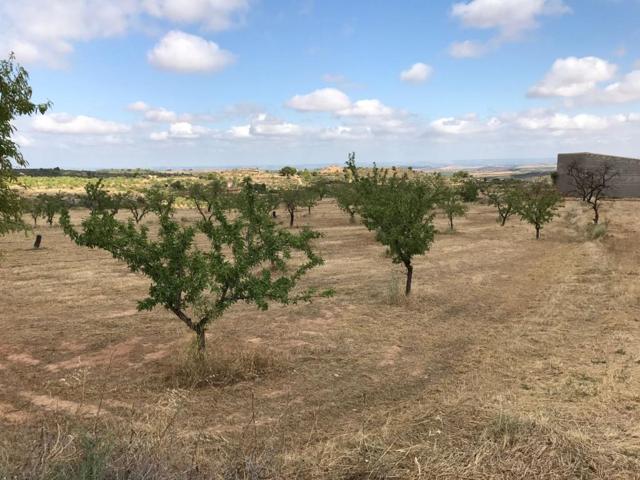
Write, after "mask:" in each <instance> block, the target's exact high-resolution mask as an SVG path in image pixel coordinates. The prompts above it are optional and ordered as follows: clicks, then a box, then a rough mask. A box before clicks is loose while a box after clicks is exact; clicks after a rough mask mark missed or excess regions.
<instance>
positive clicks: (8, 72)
mask: <svg viewBox="0 0 640 480" xmlns="http://www.w3.org/2000/svg"><path fill="white" fill-rule="evenodd" d="M31 95H32V90H31V87H30V86H29V74H28V73H27V71H26V70H25V69H24V68H23V67H21V66H20V65H18V64H17V63H16V61H15V57H14V55H13V54H11V55H10V56H9V58H8V59H6V60H1V61H0V235H3V234H5V233H7V232H10V231H15V230H20V229H23V228H25V227H26V226H25V224H24V223H23V221H22V207H23V202H22V201H21V200H20V197H19V196H18V194H17V193H16V192H15V191H14V190H12V188H11V186H12V184H14V183H15V182H16V180H17V177H16V173H15V171H14V164H15V165H16V166H20V167H24V166H26V165H27V161H26V160H25V159H24V157H23V156H22V153H21V152H20V148H19V146H18V144H17V143H16V142H15V140H14V139H13V134H14V133H15V131H16V129H15V127H14V125H13V120H15V118H16V117H19V116H23V115H34V114H36V113H40V114H44V113H45V112H46V111H47V110H48V109H49V107H50V106H51V104H50V103H49V102H46V103H33V102H32V101H31Z"/></svg>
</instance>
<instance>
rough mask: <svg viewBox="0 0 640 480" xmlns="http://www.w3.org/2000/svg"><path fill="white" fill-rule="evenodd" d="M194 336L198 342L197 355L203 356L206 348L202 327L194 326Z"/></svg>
mask: <svg viewBox="0 0 640 480" xmlns="http://www.w3.org/2000/svg"><path fill="white" fill-rule="evenodd" d="M196 335H197V342H198V355H203V354H204V349H205V346H206V341H205V329H204V327H201V326H200V325H196Z"/></svg>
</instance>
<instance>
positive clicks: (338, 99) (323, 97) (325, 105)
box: [286, 88, 351, 112]
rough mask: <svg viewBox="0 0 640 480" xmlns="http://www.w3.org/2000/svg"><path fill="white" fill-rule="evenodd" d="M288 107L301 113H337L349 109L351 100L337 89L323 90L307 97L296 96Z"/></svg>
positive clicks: (289, 102)
mask: <svg viewBox="0 0 640 480" xmlns="http://www.w3.org/2000/svg"><path fill="white" fill-rule="evenodd" d="M286 105H287V107H289V108H293V109H294V110H298V111H301V112H335V111H336V110H342V109H345V108H348V107H349V106H350V105H351V100H349V97H348V96H347V95H346V94H345V93H344V92H342V91H340V90H338V89H337V88H321V89H319V90H314V91H313V92H311V93H308V94H306V95H295V96H293V97H292V98H291V99H290V100H289V101H288V102H287V103H286Z"/></svg>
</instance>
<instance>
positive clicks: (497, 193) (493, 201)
mask: <svg viewBox="0 0 640 480" xmlns="http://www.w3.org/2000/svg"><path fill="white" fill-rule="evenodd" d="M520 189H521V182H520V181H518V180H497V181H494V182H492V183H490V184H489V185H488V186H487V187H486V195H487V200H488V201H489V205H493V206H494V207H496V209H497V210H498V222H499V223H500V225H501V226H503V227H504V225H505V223H507V220H508V219H509V217H510V216H511V215H513V214H514V213H516V211H517V208H518V202H519V200H520Z"/></svg>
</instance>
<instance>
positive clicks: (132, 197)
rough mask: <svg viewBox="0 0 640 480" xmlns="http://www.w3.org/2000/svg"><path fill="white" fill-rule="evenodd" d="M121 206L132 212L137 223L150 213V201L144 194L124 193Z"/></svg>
mask: <svg viewBox="0 0 640 480" xmlns="http://www.w3.org/2000/svg"><path fill="white" fill-rule="evenodd" d="M121 207H122V208H124V209H126V210H129V212H131V216H132V217H133V221H134V222H136V223H140V222H141V221H142V219H143V218H144V217H145V215H146V214H147V213H149V203H148V202H147V199H146V198H145V197H144V195H141V194H137V193H134V192H127V193H126V194H124V196H123V198H122V201H121Z"/></svg>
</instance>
